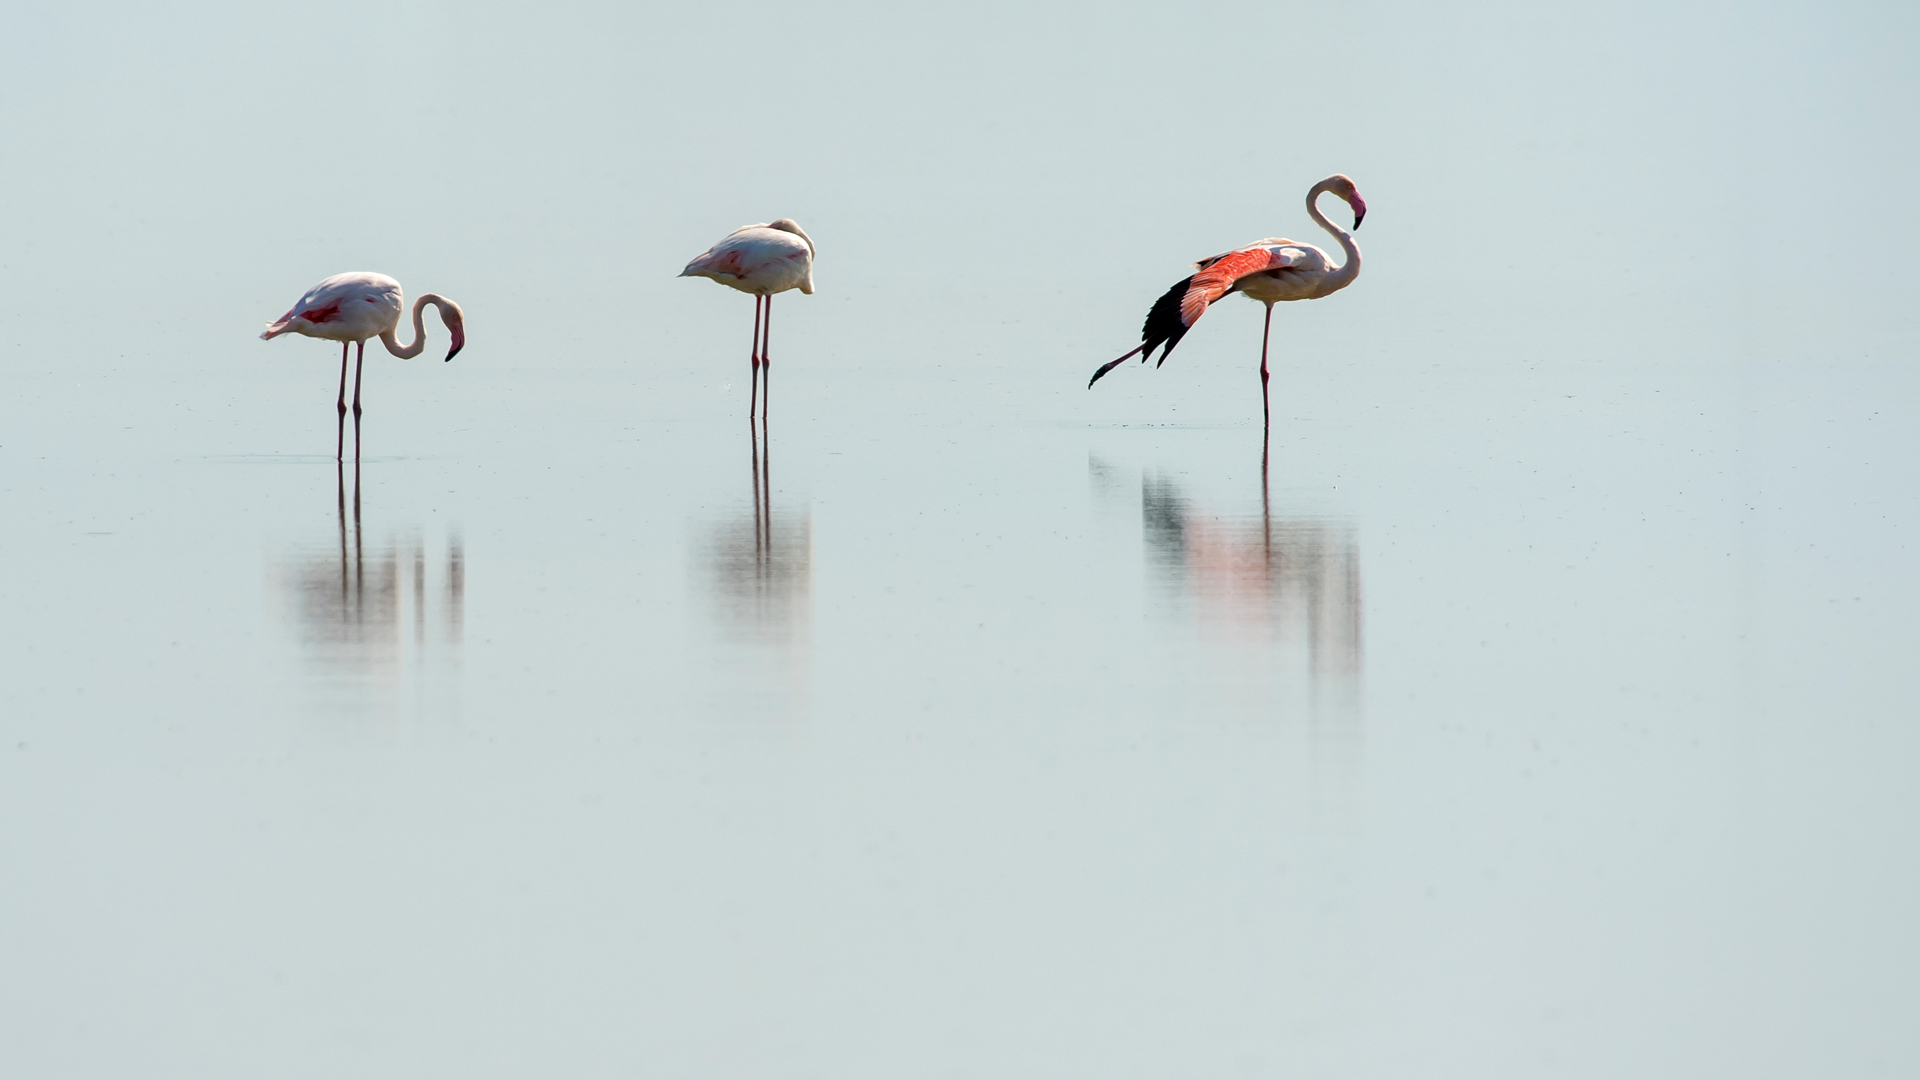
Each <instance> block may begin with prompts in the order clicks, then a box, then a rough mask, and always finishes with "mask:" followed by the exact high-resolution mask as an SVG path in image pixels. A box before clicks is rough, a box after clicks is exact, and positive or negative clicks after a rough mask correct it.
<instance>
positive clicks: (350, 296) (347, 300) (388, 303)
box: [260, 271, 406, 341]
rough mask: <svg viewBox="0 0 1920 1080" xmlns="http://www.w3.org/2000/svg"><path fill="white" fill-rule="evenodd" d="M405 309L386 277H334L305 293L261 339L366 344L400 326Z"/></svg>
mask: <svg viewBox="0 0 1920 1080" xmlns="http://www.w3.org/2000/svg"><path fill="white" fill-rule="evenodd" d="M405 306H406V302H405V297H404V296H403V295H402V293H401V290H400V283H399V282H397V281H395V280H393V279H392V278H390V277H388V276H387V275H385V274H371V273H367V272H365V271H356V272H354V273H349V274H335V275H333V276H332V277H330V278H328V279H326V280H325V281H322V282H321V283H320V284H318V285H315V286H314V287H313V288H311V289H308V290H307V291H306V295H304V296H302V297H300V299H299V300H296V301H294V305H293V306H292V307H290V308H288V309H287V313H286V314H285V315H282V316H280V317H279V318H278V319H276V320H274V321H273V322H271V323H269V324H267V329H266V332H265V333H262V334H261V335H260V338H261V340H263V341H271V340H272V339H274V338H277V337H279V336H280V335H281V334H304V335H306V336H307V337H316V338H326V339H327V340H328V341H365V340H367V339H368V338H372V337H379V336H380V332H381V331H383V330H391V329H393V328H394V327H396V326H398V325H400V312H401V310H402V309H403V308H404V307H405Z"/></svg>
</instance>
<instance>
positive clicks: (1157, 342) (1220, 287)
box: [1087, 240, 1307, 387]
mask: <svg viewBox="0 0 1920 1080" xmlns="http://www.w3.org/2000/svg"><path fill="white" fill-rule="evenodd" d="M1269 244H1270V245H1271V246H1268V245H1269ZM1282 245H1287V246H1282ZM1306 263H1307V257H1306V253H1305V252H1304V251H1302V250H1301V249H1300V248H1299V247H1295V246H1291V242H1290V241H1285V240H1276V241H1267V242H1263V243H1262V244H1256V245H1254V246H1253V247H1247V248H1241V249H1240V250H1238V251H1229V252H1226V253H1225V254H1222V255H1215V256H1213V257H1211V258H1206V259H1201V260H1200V261H1199V262H1197V263H1195V264H1194V266H1195V267H1196V268H1197V272H1196V273H1195V274H1193V276H1191V277H1185V278H1181V279H1180V280H1179V281H1176V282H1174V283H1173V287H1172V288H1170V289H1168V290H1167V291H1166V292H1164V293H1162V294H1160V299H1158V300H1155V301H1154V302H1153V307H1152V308H1151V309H1150V310H1149V311H1148V312H1147V321H1146V322H1145V323H1144V324H1143V325H1142V326H1141V327H1140V348H1138V349H1136V350H1134V351H1133V352H1130V353H1128V354H1127V355H1126V356H1122V357H1121V358H1120V359H1119V360H1115V361H1112V362H1111V363H1108V364H1105V365H1102V366H1101V367H1100V368H1099V369H1098V370H1096V371H1095V372H1094V373H1093V378H1092V379H1091V380H1089V381H1088V383H1087V385H1088V386H1089V387H1091V386H1092V385H1093V384H1094V383H1097V382H1099V381H1100V377H1101V376H1102V375H1105V374H1106V373H1107V372H1109V371H1112V370H1113V369H1114V368H1115V367H1118V366H1119V365H1120V363H1121V362H1122V361H1124V360H1128V359H1131V358H1132V357H1133V356H1134V355H1135V354H1138V355H1139V357H1140V362H1141V363H1143V364H1144V363H1146V361H1147V358H1148V357H1150V356H1152V355H1153V350H1155V349H1160V347H1161V346H1162V345H1165V346H1166V348H1164V349H1160V359H1159V360H1157V361H1155V362H1154V365H1153V366H1154V367H1159V366H1160V365H1161V364H1164V363H1166V362H1167V356H1168V354H1170V353H1172V352H1173V347H1174V346H1175V345H1178V344H1180V339H1181V338H1183V337H1185V336H1186V335H1187V331H1188V330H1190V329H1192V328H1193V324H1194V323H1196V322H1199V321H1200V316H1202V315H1204V314H1206V311H1207V305H1208V304H1211V303H1213V302H1214V301H1215V300H1218V299H1220V298H1221V297H1222V296H1225V295H1226V294H1228V293H1230V292H1233V291H1234V290H1235V289H1237V288H1238V287H1239V284H1240V282H1241V281H1242V280H1243V279H1245V278H1248V277H1251V276H1252V275H1254V274H1264V273H1285V272H1288V271H1299V270H1304V269H1306V268H1307V266H1306Z"/></svg>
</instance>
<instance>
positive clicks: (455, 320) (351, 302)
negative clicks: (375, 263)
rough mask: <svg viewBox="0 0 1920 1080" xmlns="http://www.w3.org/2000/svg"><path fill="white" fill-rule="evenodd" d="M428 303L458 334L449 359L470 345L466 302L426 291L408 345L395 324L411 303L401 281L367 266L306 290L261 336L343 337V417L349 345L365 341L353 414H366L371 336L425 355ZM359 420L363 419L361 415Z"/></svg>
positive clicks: (399, 350) (409, 355)
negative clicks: (363, 383)
mask: <svg viewBox="0 0 1920 1080" xmlns="http://www.w3.org/2000/svg"><path fill="white" fill-rule="evenodd" d="M428 304H432V305H433V306H434V307H436V308H438V309H440V321H441V322H443V323H445V324H446V326H447V332H448V333H450V334H452V335H453V348H451V349H448V350H447V359H449V360H451V359H453V356H454V354H455V353H457V352H459V351H460V350H461V349H462V348H465V347H466V344H467V330H466V314H465V313H464V312H462V311H461V310H460V305H459V304H456V303H454V302H453V301H451V300H449V299H447V298H446V297H444V296H437V295H435V294H433V293H424V294H422V295H421V297H420V298H419V299H418V300H415V301H414V302H413V344H411V345H407V346H404V347H403V346H402V345H401V344H400V341H399V339H398V338H396V337H395V336H394V329H395V328H396V327H398V326H399V325H400V312H401V311H402V310H403V309H404V308H405V306H406V305H405V297H403V296H402V295H401V292H400V283H399V282H397V281H395V280H393V279H392V278H390V277H388V276H386V275H385V274H370V273H367V272H365V271H358V272H355V273H351V274H335V275H333V276H332V277H330V278H328V279H327V280H325V281H322V282H321V283H320V284H318V285H315V286H314V287H313V288H311V289H308V290H307V292H306V295H305V296H302V297H301V298H300V299H299V301H298V302H296V303H295V304H294V305H293V307H291V308H289V309H287V313H286V314H285V315H282V316H280V317H279V318H278V319H275V320H274V321H273V322H270V323H268V324H267V329H266V331H265V332H264V333H262V334H261V335H260V338H261V340H263V341H270V340H272V339H273V338H277V337H279V336H280V335H281V334H305V335H306V336H308V337H316V338H325V339H327V340H328V341H337V342H339V343H340V400H339V402H338V406H339V410H340V414H341V415H342V417H344V416H345V415H346V412H347V347H348V346H349V345H357V346H359V359H358V362H357V363H355V364H354V368H353V415H354V416H355V417H356V418H357V417H358V416H359V415H360V373H361V370H362V368H364V367H365V366H366V361H367V339H368V338H370V337H377V338H379V339H380V343H381V344H382V345H385V346H386V347H387V351H388V352H390V353H392V354H393V355H395V356H397V357H399V358H400V359H402V360H411V359H413V358H414V357H416V356H419V355H420V352H421V350H423V349H425V348H426V346H427V336H426V333H425V331H424V329H423V328H422V326H421V321H420V312H421V309H422V308H425V307H426V306H427V305H428ZM355 423H356V424H358V423H359V421H358V420H357V419H356V420H355ZM356 430H357V429H356Z"/></svg>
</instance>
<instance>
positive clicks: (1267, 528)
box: [1260, 309, 1273, 572]
mask: <svg viewBox="0 0 1920 1080" xmlns="http://www.w3.org/2000/svg"><path fill="white" fill-rule="evenodd" d="M1269 310H1271V309H1269ZM1271 438H1272V433H1271V432H1270V431H1268V430H1266V429H1262V430H1261V432H1260V536H1261V542H1262V544H1263V551H1264V552H1265V554H1266V560H1267V570H1268V572H1272V570H1273V500H1272V499H1271V498H1269V496H1268V495H1267V492H1268V491H1269V490H1271V489H1270V488H1269V487H1268V485H1267V442H1268V441H1269V440H1270V439H1271Z"/></svg>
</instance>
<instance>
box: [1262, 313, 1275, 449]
mask: <svg viewBox="0 0 1920 1080" xmlns="http://www.w3.org/2000/svg"><path fill="white" fill-rule="evenodd" d="M1272 336H1273V305H1272V304H1268V305H1267V328H1266V329H1265V330H1262V331H1260V423H1261V426H1263V427H1264V426H1266V425H1268V424H1271V423H1273V408H1272V406H1270V405H1268V404H1267V339H1268V338H1270V337H1272Z"/></svg>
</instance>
